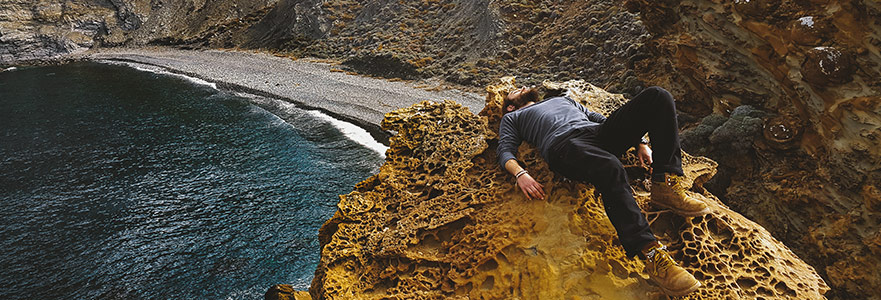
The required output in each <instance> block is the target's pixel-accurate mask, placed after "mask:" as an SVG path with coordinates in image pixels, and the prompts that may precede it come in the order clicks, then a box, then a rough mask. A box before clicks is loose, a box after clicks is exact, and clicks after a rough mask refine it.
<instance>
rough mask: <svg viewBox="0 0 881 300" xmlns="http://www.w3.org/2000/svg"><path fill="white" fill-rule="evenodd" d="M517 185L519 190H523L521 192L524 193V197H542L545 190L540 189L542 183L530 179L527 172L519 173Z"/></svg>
mask: <svg viewBox="0 0 881 300" xmlns="http://www.w3.org/2000/svg"><path fill="white" fill-rule="evenodd" d="M517 186H519V187H520V190H522V191H523V194H524V195H526V198H529V199H544V198H545V191H544V189H542V185H541V184H540V183H538V182H537V181H535V179H532V176H529V173H526V174H523V175H521V176H520V177H519V178H517Z"/></svg>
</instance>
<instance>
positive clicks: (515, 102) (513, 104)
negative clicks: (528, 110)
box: [505, 86, 536, 112]
mask: <svg viewBox="0 0 881 300" xmlns="http://www.w3.org/2000/svg"><path fill="white" fill-rule="evenodd" d="M532 94H535V90H534V89H532V88H529V87H525V86H523V87H521V88H519V89H516V90H513V91H511V92H510V93H508V95H507V96H505V99H506V100H508V101H509V102H508V103H510V104H508V105H507V106H506V107H505V110H506V111H507V112H512V111H515V110H517V109H519V108H521V107H523V106H524V105H526V103H527V102H530V101H536V100H535V99H531V98H534V97H531V95H532ZM524 96H526V97H524ZM524 98H530V99H524Z"/></svg>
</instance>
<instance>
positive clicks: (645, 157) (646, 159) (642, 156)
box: [636, 144, 652, 172]
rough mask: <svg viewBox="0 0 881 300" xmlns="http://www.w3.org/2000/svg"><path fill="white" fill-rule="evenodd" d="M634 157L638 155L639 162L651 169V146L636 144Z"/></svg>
mask: <svg viewBox="0 0 881 300" xmlns="http://www.w3.org/2000/svg"><path fill="white" fill-rule="evenodd" d="M636 157H639V163H640V164H642V165H643V166H646V167H648V168H649V171H650V172H651V170H652V148H649V145H646V144H639V146H636Z"/></svg>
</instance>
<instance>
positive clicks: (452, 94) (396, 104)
mask: <svg viewBox="0 0 881 300" xmlns="http://www.w3.org/2000/svg"><path fill="white" fill-rule="evenodd" d="M71 57H72V58H73V59H82V60H93V61H97V62H107V63H122V64H127V65H130V66H133V67H146V68H150V69H160V70H164V71H167V72H170V73H176V74H183V75H186V76H189V77H193V78H198V79H202V80H205V81H207V82H211V83H214V84H216V85H217V87H219V88H221V89H224V90H231V91H237V92H245V93H249V94H255V95H261V96H264V97H270V98H277V99H283V100H286V101H288V102H291V103H295V104H297V105H298V106H299V107H301V108H304V109H314V110H320V111H321V112H322V113H325V114H327V115H330V116H332V117H334V118H336V119H341V120H344V121H347V122H350V123H353V124H356V125H358V126H360V127H363V128H365V129H366V130H368V131H369V132H370V133H371V134H372V135H373V137H374V138H376V139H377V140H379V141H381V142H383V143H387V140H388V134H389V133H386V132H383V131H382V130H381V129H380V128H379V123H380V122H381V121H382V118H383V116H384V115H385V114H386V113H387V112H389V111H392V110H395V109H398V108H403V107H409V106H410V105H413V104H415V103H419V102H421V101H424V100H429V101H435V102H438V101H443V100H453V101H456V102H458V103H460V104H462V105H464V106H466V107H468V108H469V109H470V110H471V111H472V112H473V113H477V112H479V111H480V109H482V108H483V105H484V100H483V96H482V95H477V94H474V93H469V92H463V91H459V90H449V89H448V90H438V91H429V90H427V89H424V88H420V87H418V86H417V85H415V84H413V83H409V82H403V81H389V80H385V79H377V78H370V77H364V76H356V75H351V74H347V73H343V72H339V70H338V69H334V67H333V66H332V65H330V64H326V63H317V62H309V61H300V60H292V59H289V58H284V57H276V56H273V55H270V54H267V53H260V52H245V51H224V50H180V49H173V48H156V47H154V48H102V49H95V50H90V51H87V52H85V53H81V54H77V55H73V56H71Z"/></svg>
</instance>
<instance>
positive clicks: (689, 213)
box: [652, 201, 713, 217]
mask: <svg viewBox="0 0 881 300" xmlns="http://www.w3.org/2000/svg"><path fill="white" fill-rule="evenodd" d="M652 205H655V206H658V207H661V208H666V209H669V210H672V211H673V212H675V213H676V214H677V215H680V216H685V217H700V216H703V215H706V214H708V213H711V212H713V210H712V209H710V207H709V206H708V207H706V208H704V209H702V210H699V211H684V210H681V209H678V208H675V207H673V206H670V205H666V204H663V203H660V202H655V201H652Z"/></svg>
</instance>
